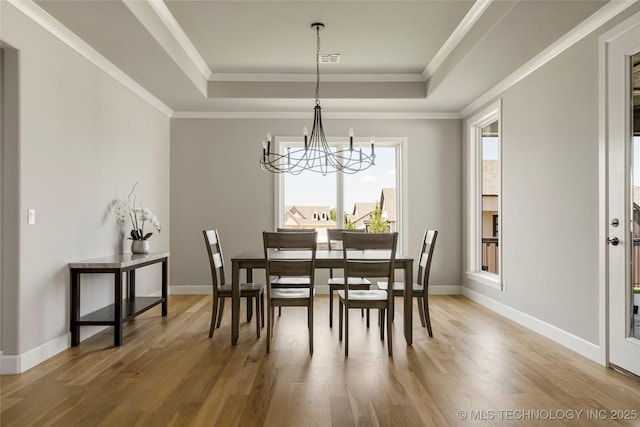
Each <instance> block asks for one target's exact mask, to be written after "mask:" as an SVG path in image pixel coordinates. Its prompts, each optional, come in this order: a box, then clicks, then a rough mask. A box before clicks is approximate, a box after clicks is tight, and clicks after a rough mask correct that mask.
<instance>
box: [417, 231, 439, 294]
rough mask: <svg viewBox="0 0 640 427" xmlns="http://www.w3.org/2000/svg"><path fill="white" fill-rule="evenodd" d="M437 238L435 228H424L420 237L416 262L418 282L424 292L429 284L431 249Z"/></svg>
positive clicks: (434, 245) (432, 249) (433, 247)
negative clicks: (420, 246) (420, 243)
mask: <svg viewBox="0 0 640 427" xmlns="http://www.w3.org/2000/svg"><path fill="white" fill-rule="evenodd" d="M437 238H438V231H437V230H429V229H427V230H425V232H424V237H423V239H422V250H421V251H420V260H419V262H418V283H419V284H420V285H422V286H423V287H424V292H427V288H428V286H429V272H430V270H431V260H432V259H433V251H434V249H435V247H436V239H437Z"/></svg>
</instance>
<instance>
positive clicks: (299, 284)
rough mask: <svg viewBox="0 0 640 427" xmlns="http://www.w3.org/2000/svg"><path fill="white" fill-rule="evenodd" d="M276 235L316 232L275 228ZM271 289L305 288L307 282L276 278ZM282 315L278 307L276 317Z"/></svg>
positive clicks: (297, 279)
mask: <svg viewBox="0 0 640 427" xmlns="http://www.w3.org/2000/svg"><path fill="white" fill-rule="evenodd" d="M276 231H277V232H278V233H308V232H313V231H316V229H315V228H276ZM271 286H272V287H273V288H306V287H307V286H308V282H307V280H306V279H305V278H303V277H290V276H289V277H287V276H282V277H278V278H276V279H274V280H273V282H271ZM281 315H282V307H278V316H281Z"/></svg>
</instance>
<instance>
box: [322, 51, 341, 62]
mask: <svg viewBox="0 0 640 427" xmlns="http://www.w3.org/2000/svg"><path fill="white" fill-rule="evenodd" d="M318 61H319V62H320V63H321V64H339V63H340V54H339V53H321V54H319V55H318Z"/></svg>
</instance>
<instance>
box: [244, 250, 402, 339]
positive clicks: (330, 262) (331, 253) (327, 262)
mask: <svg viewBox="0 0 640 427" xmlns="http://www.w3.org/2000/svg"><path fill="white" fill-rule="evenodd" d="M379 254H380V252H379V251H372V252H371V260H375V259H376V257H379V256H380V255H379ZM365 256H366V251H365ZM343 264H344V260H343V254H342V251H341V250H318V251H316V268H342V267H343ZM264 268H265V259H264V251H262V250H258V251H247V252H243V253H241V254H239V255H237V256H235V257H233V258H231V269H232V276H231V286H232V298H231V344H233V345H236V343H237V342H238V336H239V331H240V270H246V279H247V282H249V283H250V282H252V281H253V269H264ZM395 268H396V270H403V271H404V337H405V339H406V341H407V344H409V345H411V343H412V342H413V312H412V310H413V297H412V286H413V258H411V257H408V256H406V255H402V254H400V253H398V254H396V260H395Z"/></svg>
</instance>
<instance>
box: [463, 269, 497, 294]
mask: <svg viewBox="0 0 640 427" xmlns="http://www.w3.org/2000/svg"><path fill="white" fill-rule="evenodd" d="M466 275H467V278H468V279H469V280H473V281H474V282H475V283H479V284H481V285H485V286H488V287H490V288H493V289H497V290H499V291H501V290H502V281H501V280H500V276H498V275H497V274H493V273H487V272H484V271H467V272H466Z"/></svg>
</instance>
